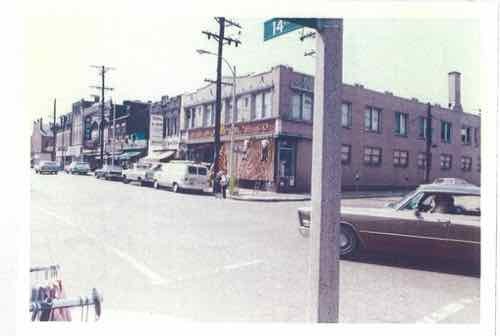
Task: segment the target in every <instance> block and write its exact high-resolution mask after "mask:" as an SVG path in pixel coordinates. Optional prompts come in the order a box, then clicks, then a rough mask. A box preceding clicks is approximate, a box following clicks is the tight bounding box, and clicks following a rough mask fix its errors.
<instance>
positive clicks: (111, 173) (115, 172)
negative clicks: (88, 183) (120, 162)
mask: <svg viewBox="0 0 500 336" xmlns="http://www.w3.org/2000/svg"><path fill="white" fill-rule="evenodd" d="M94 175H95V177H96V178H97V179H99V178H103V179H105V180H121V179H122V178H123V177H122V168H121V167H119V166H112V165H104V166H103V167H102V168H99V169H96V170H95V172H94Z"/></svg>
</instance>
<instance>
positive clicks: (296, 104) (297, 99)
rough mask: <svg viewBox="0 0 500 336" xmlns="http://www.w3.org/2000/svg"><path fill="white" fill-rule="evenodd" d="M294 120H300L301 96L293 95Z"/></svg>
mask: <svg viewBox="0 0 500 336" xmlns="http://www.w3.org/2000/svg"><path fill="white" fill-rule="evenodd" d="M292 119H294V120H299V119H300V94H293V95H292Z"/></svg>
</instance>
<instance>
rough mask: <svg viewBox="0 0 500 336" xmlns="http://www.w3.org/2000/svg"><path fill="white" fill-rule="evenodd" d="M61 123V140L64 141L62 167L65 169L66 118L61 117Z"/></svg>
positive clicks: (62, 145)
mask: <svg viewBox="0 0 500 336" xmlns="http://www.w3.org/2000/svg"><path fill="white" fill-rule="evenodd" d="M59 122H60V123H61V129H62V134H61V140H62V144H61V166H62V167H63V169H64V164H65V163H66V162H65V160H64V132H65V129H66V116H60V117H59Z"/></svg>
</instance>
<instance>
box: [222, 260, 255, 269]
mask: <svg viewBox="0 0 500 336" xmlns="http://www.w3.org/2000/svg"><path fill="white" fill-rule="evenodd" d="M262 263H263V261H262V260H259V259H255V260H252V261H247V262H242V263H238V264H232V265H226V266H224V267H223V269H224V270H233V269H238V268H242V267H247V266H251V265H256V264H262Z"/></svg>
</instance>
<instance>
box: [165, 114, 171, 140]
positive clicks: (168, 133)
mask: <svg viewBox="0 0 500 336" xmlns="http://www.w3.org/2000/svg"><path fill="white" fill-rule="evenodd" d="M166 121H167V122H166V125H165V127H166V130H167V132H166V133H167V136H170V118H167V119H166ZM164 133H165V132H164Z"/></svg>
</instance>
